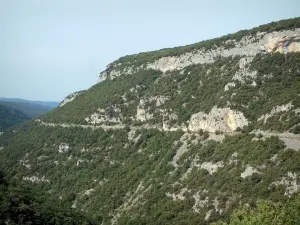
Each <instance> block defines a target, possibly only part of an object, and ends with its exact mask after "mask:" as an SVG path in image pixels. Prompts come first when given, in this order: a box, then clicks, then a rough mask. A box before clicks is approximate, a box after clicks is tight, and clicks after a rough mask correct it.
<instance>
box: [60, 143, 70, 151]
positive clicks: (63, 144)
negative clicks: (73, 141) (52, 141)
mask: <svg viewBox="0 0 300 225" xmlns="http://www.w3.org/2000/svg"><path fill="white" fill-rule="evenodd" d="M69 148H70V146H69V145H68V144H66V143H61V144H60V145H59V146H58V152H59V153H63V152H67V151H68V150H69Z"/></svg>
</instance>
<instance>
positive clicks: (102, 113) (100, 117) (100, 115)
mask: <svg viewBox="0 0 300 225" xmlns="http://www.w3.org/2000/svg"><path fill="white" fill-rule="evenodd" d="M97 111H98V112H96V113H93V114H92V115H91V116H90V117H87V118H85V121H86V122H88V123H90V124H101V123H107V122H109V123H122V119H123V115H122V113H121V109H120V108H118V106H116V105H113V106H111V107H107V108H106V109H101V108H99V109H98V110H97Z"/></svg>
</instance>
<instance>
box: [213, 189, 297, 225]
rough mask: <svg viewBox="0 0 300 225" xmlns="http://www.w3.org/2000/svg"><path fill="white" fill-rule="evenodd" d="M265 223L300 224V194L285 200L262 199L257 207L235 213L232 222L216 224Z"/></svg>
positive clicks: (279, 224) (246, 208)
mask: <svg viewBox="0 0 300 225" xmlns="http://www.w3.org/2000/svg"><path fill="white" fill-rule="evenodd" d="M227 224H228V225H229V224H230V225H265V224H276V225H285V224H293V225H297V224H300V196H299V194H298V195H295V196H293V197H292V198H291V199H288V200H287V201H284V202H278V203H275V202H272V201H262V202H260V203H259V204H258V206H257V208H255V209H251V207H249V206H248V207H246V206H245V207H243V208H242V209H239V210H237V211H236V212H234V213H233V215H232V216H231V218H230V222H228V223H224V222H219V223H214V225H227Z"/></svg>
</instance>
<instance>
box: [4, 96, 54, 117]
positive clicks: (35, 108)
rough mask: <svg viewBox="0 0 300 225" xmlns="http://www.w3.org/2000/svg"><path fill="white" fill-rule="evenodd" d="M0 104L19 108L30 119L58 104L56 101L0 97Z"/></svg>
mask: <svg viewBox="0 0 300 225" xmlns="http://www.w3.org/2000/svg"><path fill="white" fill-rule="evenodd" d="M0 105H3V106H6V107H10V108H13V109H16V110H19V111H21V112H22V113H24V114H25V115H27V116H28V117H30V118H31V119H34V118H36V117H38V116H41V115H44V114H45V113H47V112H50V111H51V110H52V109H54V108H55V107H56V106H58V103H55V102H38V101H28V100H24V99H9V98H0Z"/></svg>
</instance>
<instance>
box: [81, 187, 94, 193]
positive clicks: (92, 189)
mask: <svg viewBox="0 0 300 225" xmlns="http://www.w3.org/2000/svg"><path fill="white" fill-rule="evenodd" d="M93 191H94V188H91V189H88V190H86V191H85V192H84V193H83V195H90V194H91V193H92V192H93Z"/></svg>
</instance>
